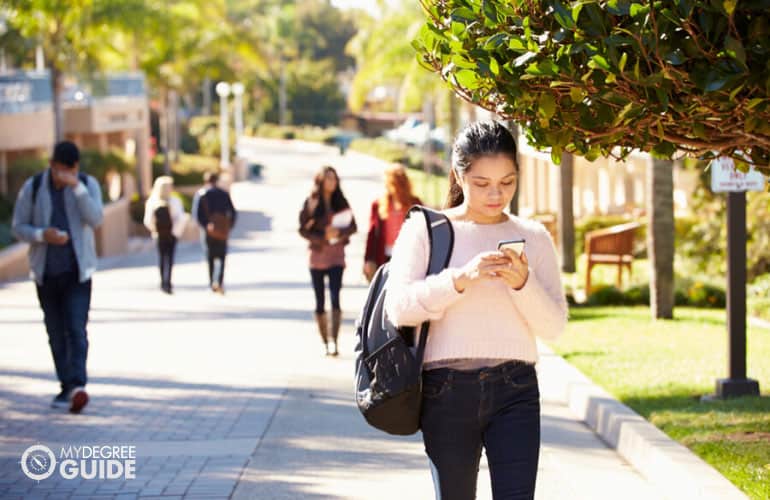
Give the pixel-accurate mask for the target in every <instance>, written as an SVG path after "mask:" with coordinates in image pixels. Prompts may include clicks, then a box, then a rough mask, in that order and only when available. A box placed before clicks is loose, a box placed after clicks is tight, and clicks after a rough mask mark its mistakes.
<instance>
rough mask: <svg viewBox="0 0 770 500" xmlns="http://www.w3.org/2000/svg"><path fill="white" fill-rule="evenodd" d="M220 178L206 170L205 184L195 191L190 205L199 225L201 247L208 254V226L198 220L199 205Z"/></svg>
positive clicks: (204, 175) (191, 212)
mask: <svg viewBox="0 0 770 500" xmlns="http://www.w3.org/2000/svg"><path fill="white" fill-rule="evenodd" d="M218 180H219V176H218V175H217V174H215V173H214V172H204V174H203V186H201V188H200V189H198V190H197V191H196V192H195V195H193V199H192V205H191V206H190V214H192V216H193V218H194V219H195V224H196V225H197V226H198V229H199V231H198V235H199V237H200V243H201V248H202V249H203V253H204V254H206V253H207V250H206V228H205V227H203V226H201V225H200V222H199V221H198V217H197V214H198V207H199V206H200V203H201V197H202V196H203V195H204V194H206V191H208V190H209V189H210V188H212V187H214V186H215V185H216V183H217V181H218Z"/></svg>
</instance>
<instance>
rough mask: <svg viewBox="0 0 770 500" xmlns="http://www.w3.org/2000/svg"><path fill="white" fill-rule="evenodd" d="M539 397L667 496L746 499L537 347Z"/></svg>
mask: <svg viewBox="0 0 770 500" xmlns="http://www.w3.org/2000/svg"><path fill="white" fill-rule="evenodd" d="M538 347H539V350H540V353H541V360H540V364H541V365H542V366H541V370H542V372H543V375H544V377H543V379H541V383H542V390H543V395H544V397H545V398H546V399H555V400H559V401H561V402H566V404H567V406H568V407H569V409H570V411H571V412H572V413H573V414H574V415H575V416H577V417H578V418H580V419H581V420H582V421H583V422H585V424H586V425H587V426H588V427H590V428H591V429H592V430H593V431H594V432H595V433H596V434H597V435H598V436H599V437H600V438H601V439H602V440H603V441H604V442H605V443H606V444H607V445H608V446H609V447H610V448H613V449H615V450H616V451H617V452H618V454H619V455H620V456H621V457H623V458H624V459H625V460H626V461H627V462H628V463H629V464H631V466H633V467H634V468H635V469H636V470H637V471H638V472H639V473H640V474H641V475H643V476H644V477H645V478H646V479H647V480H648V481H650V483H652V484H653V485H654V486H656V487H658V488H659V490H660V491H663V492H665V493H666V496H667V497H669V498H688V497H697V498H698V499H699V500H746V499H747V498H748V497H747V496H746V495H745V494H744V493H743V492H742V491H740V490H739V489H738V488H737V487H736V486H735V485H734V484H732V483H731V482H730V481H729V480H727V479H726V478H725V477H724V476H722V475H721V474H720V473H719V472H717V470H716V469H714V468H713V467H712V466H711V465H709V464H707V463H706V462H705V461H703V460H702V459H701V458H699V457H698V456H696V455H695V454H694V453H693V452H691V451H690V450H689V449H688V448H687V447H685V446H683V445H681V444H679V443H677V442H676V441H674V440H673V439H671V438H669V437H668V436H667V435H666V434H665V433H663V431H661V430H660V429H658V428H657V427H655V426H654V425H652V424H651V423H650V422H648V421H647V420H645V419H644V418H642V417H641V416H640V415H639V414H638V413H636V412H634V411H633V410H632V409H631V408H629V407H628V406H626V405H624V404H622V403H620V402H619V401H618V400H616V399H615V398H614V397H613V396H611V395H610V394H609V393H608V392H606V391H605V390H604V389H602V388H600V387H599V386H597V385H596V384H594V383H593V382H592V381H591V380H590V379H589V378H588V377H586V376H585V375H584V374H583V373H582V372H580V371H579V370H578V369H577V368H575V367H574V366H572V365H570V364H569V363H568V362H567V361H566V360H565V359H564V358H562V357H561V356H559V355H557V354H556V353H554V352H553V350H552V349H551V348H550V347H548V346H546V345H545V344H543V343H539V346H538Z"/></svg>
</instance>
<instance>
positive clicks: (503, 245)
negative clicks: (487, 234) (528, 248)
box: [497, 240, 524, 255]
mask: <svg viewBox="0 0 770 500" xmlns="http://www.w3.org/2000/svg"><path fill="white" fill-rule="evenodd" d="M497 249H498V250H503V249H508V250H513V251H514V252H516V255H521V253H522V252H523V251H524V240H509V241H501V242H499V243H498V244H497Z"/></svg>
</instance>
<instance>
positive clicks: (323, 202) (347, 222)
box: [299, 166, 357, 356]
mask: <svg viewBox="0 0 770 500" xmlns="http://www.w3.org/2000/svg"><path fill="white" fill-rule="evenodd" d="M356 230H357V227H356V220H355V217H353V211H352V210H351V209H350V204H349V203H348V200H347V199H346V198H345V195H344V194H343V193H342V189H341V188H340V180H339V176H338V175H337V171H336V170H334V168H333V167H328V166H327V167H323V168H322V169H321V170H320V171H319V172H318V173H317V174H316V176H315V181H314V184H313V191H312V193H310V196H308V197H307V199H305V202H304V204H303V205H302V211H301V212H300V214H299V234H300V235H302V237H303V238H305V239H307V240H308V242H309V244H308V249H309V261H310V262H309V265H310V277H311V279H312V282H313V290H314V292H315V320H316V324H317V326H318V332H319V333H320V334H321V340H322V341H323V343H324V348H325V349H326V354H327V355H331V356H337V355H338V354H339V349H338V345H337V339H338V337H339V332H340V325H341V324H342V309H341V308H340V290H341V289H342V274H343V271H344V270H345V245H347V244H348V243H350V236H351V235H352V234H354V233H355V232H356ZM327 277H328V279H329V294H330V296H331V303H332V309H331V331H330V330H329V323H328V320H327V315H326V305H325V298H326V286H325V283H324V281H325V278H327Z"/></svg>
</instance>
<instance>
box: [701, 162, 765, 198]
mask: <svg viewBox="0 0 770 500" xmlns="http://www.w3.org/2000/svg"><path fill="white" fill-rule="evenodd" d="M711 190H712V191H713V192H715V193H730V192H741V191H764V190H765V177H764V176H763V175H762V174H761V173H759V172H757V171H756V170H754V167H751V170H749V171H748V172H747V173H745V174H744V173H743V172H741V171H739V170H737V169H736V168H735V162H734V161H733V159H732V158H727V157H724V156H723V157H721V158H717V159H715V160H713V161H712V162H711Z"/></svg>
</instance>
